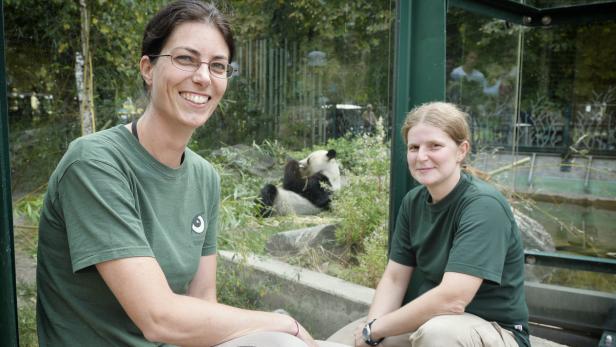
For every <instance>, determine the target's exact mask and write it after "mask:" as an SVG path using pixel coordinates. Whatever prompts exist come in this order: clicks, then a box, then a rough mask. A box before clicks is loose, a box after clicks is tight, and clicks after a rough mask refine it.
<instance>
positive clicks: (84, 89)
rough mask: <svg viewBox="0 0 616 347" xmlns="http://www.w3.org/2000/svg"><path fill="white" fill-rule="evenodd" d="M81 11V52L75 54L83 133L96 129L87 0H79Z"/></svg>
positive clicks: (89, 132)
mask: <svg viewBox="0 0 616 347" xmlns="http://www.w3.org/2000/svg"><path fill="white" fill-rule="evenodd" d="M79 8H80V12H81V52H77V54H76V55H75V81H76V83H77V97H78V99H79V111H80V115H81V134H82V135H87V134H91V133H93V132H95V131H96V121H95V117H94V88H93V84H94V83H93V74H92V56H91V55H90V14H89V12H88V5H87V3H86V0H79Z"/></svg>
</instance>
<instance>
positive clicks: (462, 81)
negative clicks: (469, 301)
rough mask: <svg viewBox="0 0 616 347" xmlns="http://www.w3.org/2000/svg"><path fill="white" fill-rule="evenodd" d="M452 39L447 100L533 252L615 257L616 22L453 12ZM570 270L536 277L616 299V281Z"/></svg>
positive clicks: (477, 162)
mask: <svg viewBox="0 0 616 347" xmlns="http://www.w3.org/2000/svg"><path fill="white" fill-rule="evenodd" d="M447 32H448V38H447V50H448V51H447V63H448V74H449V79H448V84H447V97H448V99H449V100H451V101H454V102H458V103H460V104H462V105H463V106H464V107H465V108H466V109H467V110H468V112H469V114H470V115H471V119H472V132H473V135H472V136H473V146H474V157H473V158H474V161H473V166H475V167H476V168H478V169H480V170H483V171H485V172H486V173H488V174H490V175H491V178H490V181H491V182H493V183H494V184H495V185H497V186H498V187H500V189H501V190H502V191H503V192H504V193H505V194H506V195H507V196H508V197H509V198H510V201H511V202H512V205H513V207H514V208H515V210H516V214H517V216H516V217H517V218H516V219H517V221H518V225H519V226H520V228H521V229H522V232H523V235H524V239H525V245H526V248H527V249H540V250H545V251H553V250H556V251H558V252H567V253H572V254H578V255H589V256H595V257H602V258H614V257H616V242H614V240H616V237H615V235H616V227H615V226H614V223H613V220H615V218H616V184H615V183H616V67H614V64H613V63H612V61H613V57H614V56H615V55H616V35H614V34H613V33H614V32H616V22H614V21H608V22H601V23H595V24H585V25H575V26H574V25H568V26H560V27H550V28H526V27H519V26H515V25H511V24H510V23H507V22H504V21H502V20H497V19H491V18H486V17H481V16H478V15H474V14H471V13H468V12H464V11H461V10H459V9H455V8H452V9H450V11H449V13H448V24H447ZM460 76H464V77H460ZM563 271H564V272H563ZM566 271H567V270H558V271H556V272H554V274H552V275H550V276H539V275H537V274H533V273H532V272H533V270H532V269H531V270H530V271H529V276H530V277H531V278H532V279H533V280H539V281H542V282H546V283H558V284H563V285H567V286H572V287H579V288H591V289H597V290H602V291H608V292H616V284H615V283H616V282H614V281H613V278H614V276H612V275H605V274H588V273H584V272H578V273H575V274H574V273H572V274H571V275H567V272H566ZM576 281H578V283H576Z"/></svg>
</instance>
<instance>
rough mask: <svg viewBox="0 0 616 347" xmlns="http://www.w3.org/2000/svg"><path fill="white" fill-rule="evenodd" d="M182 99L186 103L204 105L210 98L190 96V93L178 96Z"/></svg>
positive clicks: (196, 95)
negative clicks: (186, 101)
mask: <svg viewBox="0 0 616 347" xmlns="http://www.w3.org/2000/svg"><path fill="white" fill-rule="evenodd" d="M180 95H181V96H182V97H183V98H184V99H186V100H188V101H192V102H194V103H195V104H205V103H206V102H207V101H208V100H209V99H210V98H209V97H207V96H203V95H198V94H192V93H181V94H180Z"/></svg>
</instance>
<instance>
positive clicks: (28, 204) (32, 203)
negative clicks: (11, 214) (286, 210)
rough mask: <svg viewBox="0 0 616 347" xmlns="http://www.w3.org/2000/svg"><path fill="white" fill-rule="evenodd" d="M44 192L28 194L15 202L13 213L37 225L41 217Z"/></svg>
mask: <svg viewBox="0 0 616 347" xmlns="http://www.w3.org/2000/svg"><path fill="white" fill-rule="evenodd" d="M43 198H44V194H28V195H26V196H24V197H22V198H21V199H19V200H18V201H17V202H16V203H15V213H16V214H17V215H18V216H21V217H23V218H25V219H26V220H27V221H28V222H29V223H30V224H31V225H38V223H39V219H40V218H41V208H42V207H43Z"/></svg>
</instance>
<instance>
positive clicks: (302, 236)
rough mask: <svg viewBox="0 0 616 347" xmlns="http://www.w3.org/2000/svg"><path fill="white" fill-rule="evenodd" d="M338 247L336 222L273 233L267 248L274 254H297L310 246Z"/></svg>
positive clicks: (280, 255)
mask: <svg viewBox="0 0 616 347" xmlns="http://www.w3.org/2000/svg"><path fill="white" fill-rule="evenodd" d="M318 247H323V248H324V249H334V248H335V247H336V226H335V225H334V224H324V225H317V226H314V227H310V228H303V229H297V230H290V231H284V232H280V233H278V234H274V235H272V236H271V237H270V238H269V240H268V241H267V244H266V245H265V248H266V250H267V251H268V252H269V253H270V254H271V255H274V256H279V257H282V256H288V255H297V254H301V253H302V252H304V251H306V250H308V249H310V248H318Z"/></svg>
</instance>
